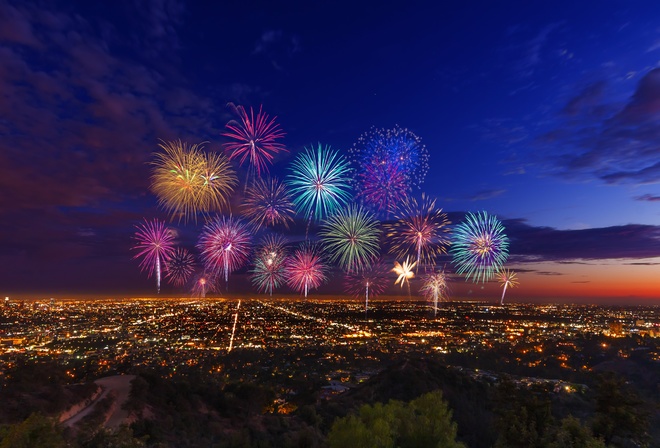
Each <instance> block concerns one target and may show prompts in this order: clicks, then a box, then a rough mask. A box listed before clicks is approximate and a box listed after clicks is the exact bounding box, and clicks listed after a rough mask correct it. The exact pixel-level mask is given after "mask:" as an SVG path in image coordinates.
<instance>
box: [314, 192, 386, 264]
mask: <svg viewBox="0 0 660 448" xmlns="http://www.w3.org/2000/svg"><path fill="white" fill-rule="evenodd" d="M378 226H379V223H378V220H377V219H376V218H374V217H373V215H372V214H371V213H369V212H367V211H366V210H364V209H363V208H362V207H361V206H358V205H351V206H349V207H348V208H345V209H342V210H340V211H339V212H337V213H336V214H334V215H332V216H331V217H330V218H329V219H328V220H327V221H326V222H325V223H324V224H323V226H322V227H321V231H320V232H319V236H320V237H321V241H322V243H323V245H324V246H325V247H326V249H327V251H328V253H329V254H330V255H329V258H330V261H331V262H333V263H337V264H338V265H339V267H340V268H341V269H343V270H344V271H345V272H347V273H356V272H360V271H362V270H364V269H366V268H369V266H371V264H372V262H373V261H374V260H375V259H376V258H377V257H378V253H379V249H380V248H379V246H378V238H379V236H380V232H381V231H380V229H379V228H378Z"/></svg>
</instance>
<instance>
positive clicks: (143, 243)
mask: <svg viewBox="0 0 660 448" xmlns="http://www.w3.org/2000/svg"><path fill="white" fill-rule="evenodd" d="M136 227H137V229H138V230H137V232H135V239H136V240H137V244H136V245H135V246H133V249H135V250H137V251H138V253H137V254H136V255H135V256H134V257H133V258H142V261H140V269H141V270H142V271H147V275H148V277H151V275H152V274H155V275H156V288H157V290H158V292H159V293H160V276H161V265H162V264H164V263H166V262H167V261H168V260H169V259H170V258H171V257H172V255H173V254H174V237H175V235H174V232H172V230H171V229H169V228H167V227H165V223H164V222H162V221H159V220H158V219H154V220H152V221H146V220H145V222H144V223H143V224H140V225H138V226H136Z"/></svg>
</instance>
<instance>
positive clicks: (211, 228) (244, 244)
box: [197, 216, 252, 283]
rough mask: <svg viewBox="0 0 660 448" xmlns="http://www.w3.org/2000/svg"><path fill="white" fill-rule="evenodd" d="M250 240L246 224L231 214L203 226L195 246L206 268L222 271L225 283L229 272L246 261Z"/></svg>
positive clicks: (212, 270)
mask: <svg viewBox="0 0 660 448" xmlns="http://www.w3.org/2000/svg"><path fill="white" fill-rule="evenodd" d="M251 240H252V236H251V235H250V232H249V231H248V228H247V224H245V223H244V222H243V221H241V220H240V219H237V218H234V217H232V216H229V217H226V216H222V217H217V218H216V219H215V220H213V221H211V222H209V223H207V224H206V225H205V226H204V229H203V230H202V234H201V235H200V237H199V243H198V245H197V247H198V248H199V250H200V252H201V254H202V258H203V260H204V265H205V267H206V269H207V270H208V271H211V272H222V273H223V277H224V280H225V283H226V282H228V281H229V273H230V272H233V271H235V270H237V269H240V268H241V267H242V266H243V265H245V264H246V263H247V261H248V256H249V253H250V247H251Z"/></svg>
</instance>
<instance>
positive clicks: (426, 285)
mask: <svg viewBox="0 0 660 448" xmlns="http://www.w3.org/2000/svg"><path fill="white" fill-rule="evenodd" d="M446 291H447V276H446V275H445V272H444V271H441V272H433V273H431V274H428V275H426V276H425V277H424V279H423V283H422V287H421V288H420V290H419V292H420V293H422V294H423V295H424V296H425V297H427V298H430V299H431V300H432V301H433V310H434V311H433V315H434V316H437V314H438V300H440V299H443V298H444V297H445V293H446Z"/></svg>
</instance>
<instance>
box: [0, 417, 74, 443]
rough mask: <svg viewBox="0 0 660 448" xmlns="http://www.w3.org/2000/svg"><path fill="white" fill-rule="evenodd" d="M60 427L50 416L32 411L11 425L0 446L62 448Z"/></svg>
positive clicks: (62, 439) (62, 441)
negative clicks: (21, 420) (24, 418)
mask: <svg viewBox="0 0 660 448" xmlns="http://www.w3.org/2000/svg"><path fill="white" fill-rule="evenodd" d="M64 447H66V443H65V441H64V437H63V435H62V429H61V428H60V426H59V425H58V424H57V423H56V422H55V421H54V420H53V419H51V418H48V417H45V416H44V415H42V414H39V413H34V414H32V415H30V416H29V417H28V418H27V419H26V420H25V421H23V422H22V423H18V424H16V425H12V426H11V427H10V428H9V431H8V432H7V434H6V435H5V437H4V438H3V439H2V442H0V448H64Z"/></svg>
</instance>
